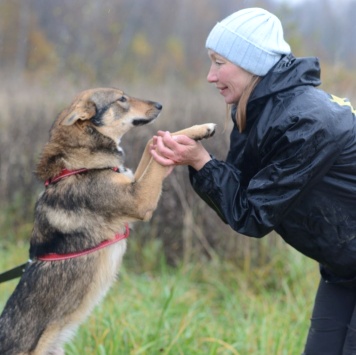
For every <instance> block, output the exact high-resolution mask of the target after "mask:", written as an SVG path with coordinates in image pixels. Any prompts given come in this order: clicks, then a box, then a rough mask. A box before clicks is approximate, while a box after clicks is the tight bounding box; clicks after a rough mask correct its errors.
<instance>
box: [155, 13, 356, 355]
mask: <svg viewBox="0 0 356 355" xmlns="http://www.w3.org/2000/svg"><path fill="white" fill-rule="evenodd" d="M206 47H207V49H208V54H209V57H210V59H211V67H210V70H209V73H208V77H207V79H208V82H209V83H212V84H215V86H216V88H217V89H218V90H219V92H220V94H221V95H222V96H223V97H224V99H225V102H226V103H227V104H229V105H232V119H233V124H234V125H233V129H232V132H231V137H230V150H229V152H228V155H227V158H226V161H218V160H217V159H215V158H214V157H213V156H211V155H210V154H209V153H208V152H207V151H206V150H205V148H204V147H203V145H202V144H201V143H200V142H195V141H193V140H191V139H189V138H188V137H186V136H178V137H174V138H172V137H171V136H170V134H169V132H162V131H159V132H158V133H157V136H155V137H154V140H153V144H152V146H151V154H152V156H153V158H154V159H155V160H156V161H157V162H158V163H160V164H162V165H165V166H171V167H174V166H176V165H188V166H189V174H190V181H191V183H192V186H193V188H194V190H195V191H196V192H197V193H198V194H199V196H200V197H201V198H202V199H203V200H205V201H206V203H207V204H208V205H209V206H211V207H212V208H213V209H214V210H215V211H216V212H217V213H218V215H219V216H220V218H221V219H222V220H223V221H224V222H226V223H228V224H229V225H230V226H231V227H232V228H233V229H234V230H235V231H237V232H239V233H242V234H244V235H247V236H250V237H257V238H260V237H263V236H265V235H266V234H268V233H269V232H271V231H272V230H275V231H276V232H277V233H278V234H279V235H280V236H281V237H282V238H283V239H284V240H285V241H286V242H287V243H288V244H290V245H291V246H293V247H294V248H296V249H297V250H299V251H300V252H301V253H303V254H304V255H306V256H308V257H310V258H312V259H314V260H316V261H318V262H319V264H320V271H321V282H320V285H319V289H318V292H317V296H316V300H315V306H314V310H313V315H312V319H311V327H310V330H309V335H308V339H307V342H306V347H305V350H304V351H305V352H304V354H308V355H317V354H320V355H327V354H330V355H338V354H344V355H345V354H356V238H355V237H356V208H355V203H356V126H355V115H354V112H353V109H352V107H351V105H350V103H349V102H348V101H347V100H343V99H339V98H337V97H335V96H332V95H329V94H327V93H325V92H324V91H322V90H319V89H317V88H316V86H318V85H319V84H320V69H319V62H318V60H317V59H316V58H295V57H294V56H293V54H292V53H291V50H290V47H289V45H288V44H287V43H286V42H285V40H284V38H283V29H282V25H281V23H280V21H279V20H278V18H276V17H275V16H274V15H272V14H271V13H269V12H267V11H265V10H263V9H258V8H250V9H244V10H241V11H238V12H236V13H233V14H232V15H230V16H228V17H227V18H225V19H224V20H223V21H221V22H220V23H217V24H216V26H215V27H214V28H213V29H212V31H211V32H210V34H209V36H208V38H207V41H206Z"/></svg>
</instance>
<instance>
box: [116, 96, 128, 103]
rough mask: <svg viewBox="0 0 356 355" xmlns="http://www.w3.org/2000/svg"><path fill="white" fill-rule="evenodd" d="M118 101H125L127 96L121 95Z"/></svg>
mask: <svg viewBox="0 0 356 355" xmlns="http://www.w3.org/2000/svg"><path fill="white" fill-rule="evenodd" d="M118 101H120V102H126V101H127V98H126V97H125V96H121V97H120V98H119V99H118Z"/></svg>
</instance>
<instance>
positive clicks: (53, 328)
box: [0, 88, 215, 355]
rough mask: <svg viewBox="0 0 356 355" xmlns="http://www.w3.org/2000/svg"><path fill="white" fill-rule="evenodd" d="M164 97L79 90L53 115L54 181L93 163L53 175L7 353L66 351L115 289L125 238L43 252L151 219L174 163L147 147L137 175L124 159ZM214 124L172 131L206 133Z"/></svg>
mask: <svg viewBox="0 0 356 355" xmlns="http://www.w3.org/2000/svg"><path fill="white" fill-rule="evenodd" d="M161 109H162V106H161V105H160V104H159V103H157V102H152V101H146V100H140V99H136V98H133V97H130V96H128V95H126V94H125V93H124V92H123V91H121V90H119V89H112V88H98V89H91V90H86V91H83V92H81V93H80V94H79V95H78V96H77V97H76V98H75V100H74V101H73V103H72V104H71V105H70V106H69V107H68V108H66V109H65V110H64V111H63V112H62V113H61V114H60V115H59V116H58V117H57V119H56V120H55V122H54V124H53V126H52V128H51V131H50V139H49V142H48V143H47V144H46V145H45V147H44V149H43V152H42V155H41V158H40V161H39V164H38V166H37V169H36V175H37V177H38V178H39V179H40V180H41V181H43V182H44V181H47V180H48V179H51V178H53V177H55V176H57V175H58V174H60V172H61V171H62V170H63V169H68V170H75V169H80V168H86V169H89V170H88V171H86V172H84V173H81V174H76V175H72V176H69V177H66V178H64V179H61V180H59V181H57V182H56V183H54V184H50V185H48V186H47V187H46V189H45V191H44V192H43V193H42V194H41V195H40V197H39V199H38V201H37V203H36V206H35V220H34V227H33V233H32V237H31V240H30V258H31V260H32V263H31V264H29V266H28V267H27V268H26V270H25V272H24V274H23V276H22V277H21V279H20V281H19V283H18V285H17V287H16V289H15V291H14V292H13V294H12V295H11V296H10V298H9V300H8V302H7V303H6V305H5V308H4V310H3V312H2V314H1V316H0V354H2V355H14V354H16V355H19V354H22V355H25V354H32V355H39V354H41V355H42V354H63V353H64V352H63V346H64V344H65V342H67V341H69V340H70V338H71V337H72V336H73V335H74V334H75V331H76V329H77V327H78V326H79V325H80V324H81V323H82V322H83V321H84V320H85V318H86V317H87V316H88V315H89V314H90V312H91V311H92V309H93V307H94V306H95V305H96V304H98V303H99V302H100V301H101V300H102V298H103V297H104V296H105V294H106V292H107V291H108V290H109V288H110V286H111V285H112V283H113V282H114V280H115V277H116V275H117V272H118V270H119V267H120V264H121V261H122V257H123V254H124V253H125V250H126V240H122V241H119V242H117V243H115V244H112V245H110V246H108V247H106V248H103V249H101V250H98V251H95V252H93V253H90V254H87V255H83V256H80V257H77V258H72V259H68V260H61V261H40V260H37V259H36V258H37V257H38V256H41V255H45V254H48V253H59V254H66V253H71V252H77V251H82V250H84V249H88V248H91V247H93V246H96V245H98V244H99V243H101V242H102V241H104V240H110V239H113V238H114V236H115V234H116V233H122V232H124V230H125V225H126V224H127V223H129V222H134V221H148V220H149V219H150V218H151V216H152V213H153V212H154V210H155V209H156V206H157V203H158V200H159V197H160V194H161V188H162V182H163V180H164V177H165V175H166V173H167V168H166V167H163V166H161V165H159V164H157V163H156V162H155V161H154V160H153V159H152V157H151V155H150V154H149V144H150V142H148V143H147V146H146V149H145V151H144V153H143V156H142V159H141V161H140V163H139V166H138V167H137V170H136V172H135V174H134V176H128V174H125V173H123V169H122V171H121V172H120V171H119V172H115V171H113V170H112V168H114V167H122V166H123V163H124V161H123V152H122V150H121V148H120V146H119V144H120V139H121V137H122V136H123V135H124V134H125V133H126V132H127V131H129V130H130V129H131V128H133V127H137V126H141V125H145V124H147V123H149V122H151V121H153V120H154V119H156V118H157V116H158V115H159V113H160V112H161ZM214 131H215V125H214V124H203V125H196V126H193V127H190V128H187V129H185V130H183V131H180V132H176V133H174V134H185V135H187V136H189V137H191V138H193V139H196V140H198V139H202V138H207V137H210V136H212V135H213V134H214Z"/></svg>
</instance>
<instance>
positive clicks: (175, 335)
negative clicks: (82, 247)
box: [0, 237, 319, 355]
mask: <svg viewBox="0 0 356 355" xmlns="http://www.w3.org/2000/svg"><path fill="white" fill-rule="evenodd" d="M267 238H269V237H267ZM129 243H134V240H133V239H131V240H130V242H129ZM261 243H266V246H267V245H268V240H263V241H261ZM129 245H130V244H129ZM147 248H148V250H149V249H150V248H151V249H152V253H156V265H154V266H152V265H151V264H150V266H149V267H147V270H145V268H143V270H145V271H142V270H141V271H140V272H138V271H137V270H135V272H134V271H133V270H132V269H131V268H130V251H129V252H128V255H127V256H126V258H127V259H128V260H127V262H126V263H124V267H123V269H122V270H121V272H120V276H119V279H118V281H117V282H116V284H115V285H114V287H113V288H112V289H111V291H110V292H109V294H108V295H107V297H106V298H105V300H104V302H103V303H102V304H100V305H99V306H98V307H97V308H96V309H95V311H94V313H93V314H92V315H91V316H90V317H89V319H88V320H87V321H86V322H85V324H83V325H82V326H81V327H80V328H79V331H78V333H77V335H76V337H75V338H74V339H73V341H72V342H71V343H69V344H68V345H67V346H66V354H68V355H77V354H88V355H89V354H93V355H94V354H95V355H97V354H99V355H104V354H107V355H114V354H115V355H117V354H125V355H126V354H132V355H133V354H134V355H138V354H152V355H153V354H167V355H168V354H174V355H176V354H184V355H187V354H189V355H194V354H204V355H205V354H207V355H213V354H214V355H215V354H234V355H237V354H240V355H246V354H253V355H266V354H269V355H289V354H291V355H294V354H300V353H301V352H302V350H303V346H304V341H305V337H306V334H307V330H308V326H309V317H310V312H311V309H312V303H313V299H314V294H315V291H316V287H317V282H318V279H319V276H318V272H317V266H316V264H315V263H314V262H312V261H310V260H308V259H306V258H304V257H303V256H301V255H300V254H297V252H295V251H294V250H292V249H291V248H289V247H282V249H281V248H279V249H278V250H277V249H276V250H271V254H273V255H272V256H273V257H272V258H271V262H269V263H268V264H266V265H263V266H260V267H258V268H253V267H250V268H249V269H245V270H244V271H242V270H241V269H240V268H237V267H236V266H235V265H233V264H231V263H228V262H226V261H223V260H212V261H210V262H197V263H194V264H193V263H190V264H188V265H182V266H180V267H177V268H171V267H169V266H167V264H166V263H165V262H164V260H163V258H159V257H157V256H158V255H159V249H158V248H157V245H154V246H153V247H150V246H147ZM26 258H27V246H26V245H25V244H24V243H19V244H18V245H17V246H16V247H9V249H7V250H2V249H0V270H1V272H2V271H3V270H7V269H9V268H11V267H14V266H16V265H18V264H20V263H22V262H24V261H25V260H26ZM151 259H152V258H151ZM150 263H152V260H150ZM143 265H144V264H143ZM16 283H17V280H14V281H9V282H6V283H3V284H0V309H2V308H3V305H4V303H5V301H6V299H7V297H8V296H9V294H10V293H11V292H12V290H13V289H14V287H15V286H16Z"/></svg>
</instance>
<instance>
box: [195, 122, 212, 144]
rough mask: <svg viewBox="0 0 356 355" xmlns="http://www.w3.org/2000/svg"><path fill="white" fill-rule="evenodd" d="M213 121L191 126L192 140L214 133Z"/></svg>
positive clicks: (207, 136) (210, 135)
mask: <svg viewBox="0 0 356 355" xmlns="http://www.w3.org/2000/svg"><path fill="white" fill-rule="evenodd" d="M215 127H216V124H215V123H204V124H201V125H196V126H193V127H191V128H192V129H193V132H192V133H193V134H192V137H191V138H193V139H194V140H196V141H199V140H201V139H204V138H210V137H212V136H213V135H214V133H215Z"/></svg>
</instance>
